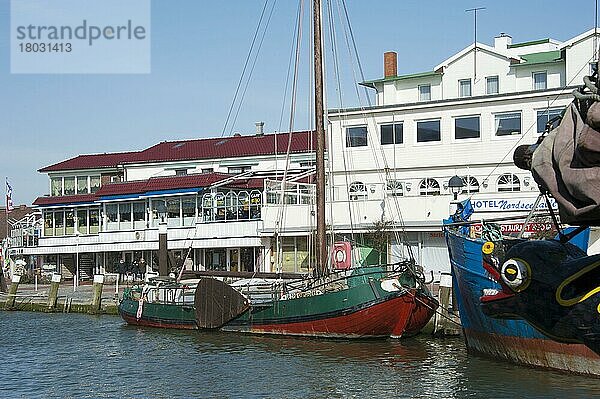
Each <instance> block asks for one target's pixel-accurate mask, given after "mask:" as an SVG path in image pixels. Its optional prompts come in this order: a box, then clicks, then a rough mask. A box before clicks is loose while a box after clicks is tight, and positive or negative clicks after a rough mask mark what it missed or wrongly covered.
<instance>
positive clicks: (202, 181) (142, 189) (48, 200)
mask: <svg viewBox="0 0 600 399" xmlns="http://www.w3.org/2000/svg"><path fill="white" fill-rule="evenodd" d="M228 177H231V175H228V174H225V173H204V174H193V175H186V176H169V177H153V178H151V179H148V180H140V181H130V182H125V183H111V184H107V185H104V186H102V187H101V188H100V190H98V192H96V193H95V194H85V195H69V196H61V197H39V198H37V199H36V200H35V201H34V202H33V205H38V206H40V205H41V206H44V205H67V204H75V203H81V202H93V201H97V200H98V199H100V198H101V197H108V196H113V195H128V194H143V193H147V192H152V191H162V190H177V189H186V188H201V187H208V186H210V185H211V184H214V183H216V182H219V181H222V180H224V179H227V178H228ZM223 187H226V188H238V189H248V190H249V189H261V188H262V187H263V179H261V178H250V179H242V180H233V181H231V182H230V183H228V184H226V185H225V186H223Z"/></svg>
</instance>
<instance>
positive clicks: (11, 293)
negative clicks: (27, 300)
mask: <svg viewBox="0 0 600 399" xmlns="http://www.w3.org/2000/svg"><path fill="white" fill-rule="evenodd" d="M0 273H1V271H0ZM19 282H21V276H19V275H18V274H13V276H12V283H11V284H10V288H9V290H8V299H7V300H6V304H5V305H4V309H13V308H14V307H15V300H16V299H17V289H18V288H19Z"/></svg>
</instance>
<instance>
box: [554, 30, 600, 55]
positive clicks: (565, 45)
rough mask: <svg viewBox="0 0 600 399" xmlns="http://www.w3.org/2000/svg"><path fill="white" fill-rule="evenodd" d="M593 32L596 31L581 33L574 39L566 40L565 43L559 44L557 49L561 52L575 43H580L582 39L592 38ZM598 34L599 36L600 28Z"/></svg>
mask: <svg viewBox="0 0 600 399" xmlns="http://www.w3.org/2000/svg"><path fill="white" fill-rule="evenodd" d="M595 31H596V30H595V29H593V28H592V29H590V30H588V31H587V32H583V33H582V34H581V35H577V36H575V37H574V38H572V39H570V40H567V41H566V42H564V43H563V44H561V45H560V47H559V49H560V50H562V49H564V48H567V47H571V46H572V45H574V44H575V43H577V42H580V41H582V40H583V39H586V38H587V37H589V36H593V35H594V32H595ZM598 34H599V35H600V28H598Z"/></svg>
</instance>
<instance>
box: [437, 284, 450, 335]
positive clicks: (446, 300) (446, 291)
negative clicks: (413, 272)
mask: <svg viewBox="0 0 600 399" xmlns="http://www.w3.org/2000/svg"><path fill="white" fill-rule="evenodd" d="M451 291H452V275H451V274H450V273H442V275H441V276H440V289H439V294H438V298H439V302H440V308H439V315H437V314H436V316H435V325H434V330H433V334H434V335H445V334H446V327H447V324H448V318H449V314H448V307H449V306H450V293H451ZM440 316H441V317H440Z"/></svg>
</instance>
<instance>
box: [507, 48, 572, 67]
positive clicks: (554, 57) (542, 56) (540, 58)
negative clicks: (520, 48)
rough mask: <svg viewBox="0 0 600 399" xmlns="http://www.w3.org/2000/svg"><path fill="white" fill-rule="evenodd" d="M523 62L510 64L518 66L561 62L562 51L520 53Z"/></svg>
mask: <svg viewBox="0 0 600 399" xmlns="http://www.w3.org/2000/svg"><path fill="white" fill-rule="evenodd" d="M521 58H522V59H523V62H521V63H519V64H512V65H511V66H514V67H520V66H528V65H537V64H549V63H553V62H562V61H564V59H563V58H562V52H561V51H560V50H555V51H544V52H541V53H532V54H523V55H521Z"/></svg>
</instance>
